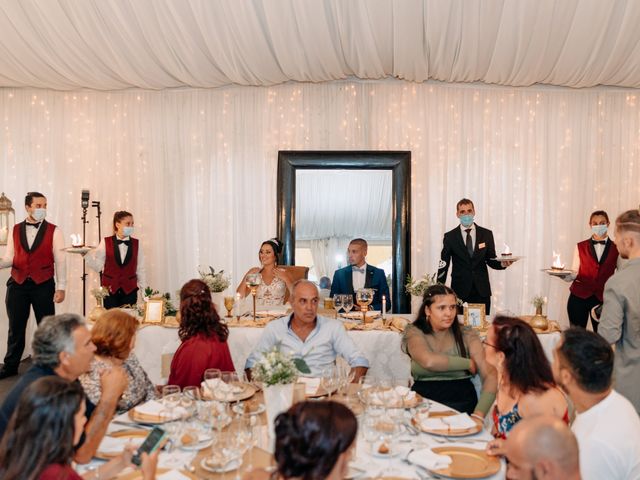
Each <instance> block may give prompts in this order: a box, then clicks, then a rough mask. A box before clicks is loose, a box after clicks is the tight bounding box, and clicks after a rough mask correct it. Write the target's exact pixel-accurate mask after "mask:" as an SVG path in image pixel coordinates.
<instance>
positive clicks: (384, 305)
mask: <svg viewBox="0 0 640 480" xmlns="http://www.w3.org/2000/svg"><path fill="white" fill-rule="evenodd" d="M385 318H387V296H386V295H382V319H383V320H384V319H385Z"/></svg>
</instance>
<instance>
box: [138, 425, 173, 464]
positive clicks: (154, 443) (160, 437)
mask: <svg viewBox="0 0 640 480" xmlns="http://www.w3.org/2000/svg"><path fill="white" fill-rule="evenodd" d="M166 438H167V432H165V431H164V430H163V429H161V428H158V427H155V428H154V429H153V430H151V432H150V433H149V435H147V438H145V439H144V442H142V445H140V448H138V450H137V451H136V453H135V454H134V455H133V457H131V463H133V464H134V465H138V466H140V463H141V462H142V459H141V456H142V453H143V452H146V453H147V454H149V455H150V454H152V453H153V452H155V451H156V450H157V449H158V448H159V447H160V446H161V445H162V442H164V440H165V439H166Z"/></svg>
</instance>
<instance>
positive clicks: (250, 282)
mask: <svg viewBox="0 0 640 480" xmlns="http://www.w3.org/2000/svg"><path fill="white" fill-rule="evenodd" d="M260 283H262V277H261V276H260V274H259V273H249V274H248V275H247V277H246V280H245V284H246V285H247V287H248V288H249V290H250V291H251V295H252V296H253V321H254V322H255V321H256V294H257V293H258V286H259V285H260Z"/></svg>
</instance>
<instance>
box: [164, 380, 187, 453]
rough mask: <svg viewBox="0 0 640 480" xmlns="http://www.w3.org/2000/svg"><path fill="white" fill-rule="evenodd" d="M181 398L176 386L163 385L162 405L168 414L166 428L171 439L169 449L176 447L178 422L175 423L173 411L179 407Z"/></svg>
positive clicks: (178, 388)
mask: <svg viewBox="0 0 640 480" xmlns="http://www.w3.org/2000/svg"><path fill="white" fill-rule="evenodd" d="M181 400H182V398H181V395H180V387H179V386H178V385H165V386H164V387H162V405H163V406H164V408H165V409H166V410H167V412H168V417H169V418H168V420H167V423H166V427H167V430H168V433H169V438H170V439H171V448H173V446H175V445H177V441H178V437H179V425H178V424H179V422H176V421H175V420H176V418H175V413H174V412H175V409H176V407H178V406H179V405H180V402H181Z"/></svg>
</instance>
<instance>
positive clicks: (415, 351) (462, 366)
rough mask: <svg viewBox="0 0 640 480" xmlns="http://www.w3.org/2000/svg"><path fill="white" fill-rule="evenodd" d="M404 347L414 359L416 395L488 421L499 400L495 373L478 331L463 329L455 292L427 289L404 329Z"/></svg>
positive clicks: (441, 288)
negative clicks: (476, 380)
mask: <svg viewBox="0 0 640 480" xmlns="http://www.w3.org/2000/svg"><path fill="white" fill-rule="evenodd" d="M403 349H404V350H405V352H406V353H407V354H408V355H409V356H410V357H411V375H412V376H413V379H414V384H413V387H412V389H413V390H414V391H416V392H417V393H419V394H420V395H422V396H423V397H425V398H429V399H431V400H435V401H437V402H440V403H443V404H445V405H447V406H449V407H451V408H454V409H456V410H458V411H460V412H467V413H469V414H474V415H475V416H477V417H479V419H482V418H484V416H485V415H486V414H487V412H488V411H489V408H490V407H491V404H492V403H493V400H494V398H495V392H496V385H497V379H496V372H495V370H494V369H493V368H492V367H491V366H489V365H487V363H486V362H485V359H484V351H483V348H482V342H481V341H480V338H479V337H478V335H477V334H476V332H474V331H473V330H472V329H463V328H462V327H460V324H459V323H458V318H457V305H456V295H455V293H454V292H453V290H451V289H450V288H449V287H447V286H445V285H432V286H430V287H429V288H427V290H426V292H425V293H424V297H423V300H422V305H421V306H420V311H419V312H418V316H417V318H416V319H415V321H414V322H413V323H412V324H411V325H409V326H408V327H407V329H406V330H405V334H404V339H403ZM476 373H479V374H480V376H481V378H482V393H481V394H480V399H478V395H477V394H476V390H475V387H474V386H473V383H472V382H471V377H472V375H475V374H476Z"/></svg>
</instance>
